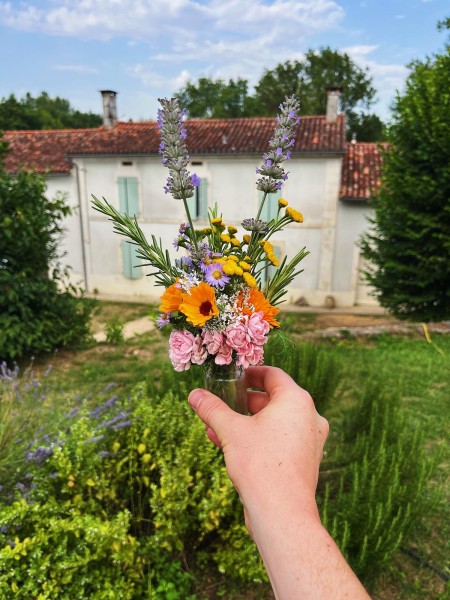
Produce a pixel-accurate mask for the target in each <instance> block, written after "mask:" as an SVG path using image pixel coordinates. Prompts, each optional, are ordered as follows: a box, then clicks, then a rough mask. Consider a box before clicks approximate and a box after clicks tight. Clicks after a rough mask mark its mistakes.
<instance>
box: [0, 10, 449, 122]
mask: <svg viewBox="0 0 450 600" xmlns="http://www.w3.org/2000/svg"><path fill="white" fill-rule="evenodd" d="M449 12H450V11H449V10H448V2H446V1H444V0H355V1H351V0H302V1H298V0H76V1H75V2H74V1H73V0H9V1H4V0H0V53H1V56H2V57H3V59H2V60H1V63H0V98H2V97H6V96H8V95H9V94H11V93H14V94H16V96H18V97H20V96H23V95H24V94H25V93H26V92H30V93H31V94H32V95H38V94H39V93H40V92H41V91H44V90H45V91H46V92H48V93H49V94H50V96H52V97H54V96H61V97H64V98H68V99H69V100H70V101H71V104H72V105H73V106H74V107H75V108H78V109H79V110H83V111H88V110H90V111H94V112H98V113H100V112H101V101H100V95H99V93H98V90H100V89H112V90H116V91H118V92H119V96H118V112H119V118H120V119H121V120H128V119H134V120H141V119H154V118H155V116H156V110H157V106H158V103H157V98H159V97H162V96H168V95H171V94H173V93H174V92H175V91H177V90H179V89H180V87H181V86H182V85H183V84H184V83H185V82H186V81H187V80H188V79H190V80H195V79H197V78H198V77H201V76H206V77H213V78H216V77H221V78H223V79H229V78H237V77H242V78H245V79H247V80H248V81H249V83H250V86H252V85H254V84H255V83H257V82H258V80H259V78H260V77H261V75H262V74H263V72H264V69H265V68H269V69H270V68H273V67H275V66H276V65H277V64H278V63H280V62H285V61H286V60H288V59H290V60H292V59H301V57H302V53H303V52H305V51H306V50H308V49H318V48H320V47H321V46H327V45H328V46H330V47H331V48H333V49H336V50H339V51H345V52H347V53H348V54H349V55H350V56H351V57H352V59H353V60H354V61H355V62H356V63H357V64H358V65H359V66H361V67H367V68H368V69H369V73H370V75H371V76H372V77H373V80H374V85H375V88H376V89H377V91H378V102H377V103H376V104H375V105H374V106H373V109H372V110H373V112H376V113H378V114H379V115H380V116H381V117H382V118H383V119H388V117H389V106H390V104H391V102H392V99H393V98H394V96H395V93H396V91H397V90H400V91H401V90H402V86H403V83H404V80H405V77H406V75H407V73H408V69H407V68H406V65H407V64H408V63H409V62H410V61H411V60H414V59H424V58H425V57H426V56H427V55H431V54H432V53H434V52H437V51H439V50H442V49H443V47H444V43H445V39H446V33H445V32H438V31H437V29H436V23H437V21H438V20H440V19H443V18H444V17H445V16H447V15H448V14H449Z"/></svg>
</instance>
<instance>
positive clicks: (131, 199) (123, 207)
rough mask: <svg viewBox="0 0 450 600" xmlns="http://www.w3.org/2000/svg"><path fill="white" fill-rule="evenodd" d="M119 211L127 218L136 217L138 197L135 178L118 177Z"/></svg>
mask: <svg viewBox="0 0 450 600" xmlns="http://www.w3.org/2000/svg"><path fill="white" fill-rule="evenodd" d="M119 210H120V212H121V213H122V214H124V215H128V216H129V217H134V216H136V217H137V216H138V214H139V196H138V180H137V178H136V177H119Z"/></svg>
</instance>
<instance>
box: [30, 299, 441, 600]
mask: <svg viewBox="0 0 450 600" xmlns="http://www.w3.org/2000/svg"><path fill="white" fill-rule="evenodd" d="M110 309H111V307H109V308H108V310H109V312H111V310H110ZM135 309H136V305H133V307H132V311H131V313H132V318H137V316H136V315H137V314H138V315H139V316H143V315H145V314H148V311H149V307H148V306H147V305H142V306H141V307H140V308H139V310H138V312H137V313H136V312H135ZM136 310H137V309H136ZM145 311H147V312H145ZM142 312H143V314H142ZM128 314H130V313H128ZM287 317H288V318H287V319H283V321H287V324H288V326H289V329H290V330H292V331H294V332H295V333H301V331H304V330H311V329H313V328H314V319H315V316H314V315H313V314H304V313H303V314H301V315H297V314H292V313H291V314H289V315H287ZM433 341H434V342H435V343H436V344H437V345H438V346H439V348H441V350H442V352H443V354H442V355H441V354H440V353H438V352H437V351H436V350H435V348H433V346H431V345H430V344H428V343H427V342H426V341H425V340H424V339H423V338H421V337H397V336H390V335H386V334H384V335H382V336H378V337H374V338H370V339H364V340H359V339H354V338H349V339H345V340H340V341H330V340H323V341H318V342H317V343H320V344H321V345H323V346H324V347H326V348H328V349H329V350H330V351H332V352H333V353H334V354H336V355H337V357H338V358H339V360H340V362H341V365H342V371H343V375H344V382H343V384H342V394H341V397H340V398H339V400H338V401H335V403H334V404H333V405H331V406H329V407H328V408H327V412H326V415H325V416H327V418H328V419H329V421H330V424H331V428H332V430H333V429H334V428H338V427H339V422H340V419H341V418H342V416H343V414H344V413H345V409H346V407H348V406H349V405H350V404H353V403H354V401H355V398H356V396H357V394H358V392H359V390H361V389H362V388H363V387H364V382H365V381H366V379H367V378H368V377H370V376H371V375H372V374H374V373H375V374H377V375H378V376H380V377H381V379H382V381H383V382H384V384H385V385H386V386H387V387H388V388H392V389H396V390H399V391H400V393H401V396H402V398H403V410H404V411H405V412H406V413H407V415H408V416H409V418H410V421H411V423H412V426H413V427H417V428H421V429H422V430H423V431H424V434H425V439H426V441H427V445H428V447H429V448H430V452H431V451H432V450H434V449H436V448H437V447H442V448H441V452H442V455H441V460H440V467H439V469H438V471H437V474H436V478H435V481H434V491H435V492H436V493H438V494H439V497H440V500H439V503H438V506H437V509H436V511H435V514H434V515H433V517H432V518H431V519H429V520H428V521H427V522H426V523H424V524H423V525H421V526H420V527H418V528H417V530H416V531H415V533H414V537H413V538H412V539H410V540H409V542H408V544H407V545H408V546H409V547H410V548H412V549H414V550H415V551H417V552H418V553H419V554H420V555H421V556H423V557H424V558H426V559H427V560H428V561H430V562H431V563H433V564H434V565H435V566H437V567H439V568H440V569H445V567H446V556H447V555H448V553H449V552H448V551H449V549H450V546H449V543H448V541H447V540H450V528H449V523H450V518H449V517H450V509H449V508H448V507H447V504H446V503H445V501H444V498H445V490H447V495H448V488H449V482H448V476H447V472H448V465H449V463H450V455H449V451H448V449H447V448H446V447H445V446H444V445H443V441H444V440H445V439H446V438H448V423H449V412H450V411H449V386H448V382H449V381H450V360H449V357H450V336H444V335H434V336H433ZM49 363H52V364H53V365H54V370H53V373H52V374H51V376H50V382H51V387H52V389H53V391H52V393H51V395H50V396H49V397H47V399H46V400H45V403H46V404H47V405H48V403H51V402H54V403H57V404H58V408H59V411H60V410H62V408H63V407H67V408H69V407H70V406H71V405H72V402H73V399H74V398H75V396H77V395H79V394H82V395H83V394H86V395H87V394H89V393H90V392H92V391H94V390H102V389H104V387H105V386H106V385H107V384H109V383H111V382H116V383H117V384H118V386H119V387H120V388H121V389H122V390H123V391H125V392H128V391H130V390H131V389H132V388H133V386H134V385H135V384H136V383H138V382H142V381H144V382H147V383H148V384H152V385H153V384H154V383H155V381H157V380H158V378H159V377H160V376H161V373H162V372H163V370H164V368H165V366H166V365H167V336H164V335H162V334H161V333H160V332H159V331H153V332H150V333H148V334H145V335H142V336H140V337H136V338H134V339H133V340H130V341H127V342H125V343H123V344H120V345H116V346H114V345H107V344H99V345H96V346H94V347H91V348H88V349H86V350H84V351H80V352H76V353H75V352H69V351H63V352H59V353H57V354H55V355H54V356H53V357H51V358H50V359H45V360H42V361H38V362H37V363H36V365H35V367H34V369H35V371H36V372H37V373H43V372H44V371H45V369H46V368H47V366H48V364H49ZM59 411H58V412H59ZM411 460H414V457H411ZM447 572H448V571H447ZM448 593H449V588H447V590H446V588H445V584H444V582H443V581H442V579H440V578H439V577H438V575H436V574H435V573H433V572H432V571H431V570H430V569H427V568H425V567H423V566H421V565H420V563H419V562H417V561H415V560H414V559H412V558H411V557H409V556H407V555H405V554H402V553H400V554H398V555H397V557H396V559H395V561H394V563H393V564H392V566H391V569H389V571H388V572H387V573H386V574H385V575H383V577H382V578H381V579H380V580H379V581H378V584H377V588H376V590H375V591H374V592H373V598H374V599H376V600H406V599H411V600H416V599H417V600H419V599H422V598H439V599H443V598H447V597H450V595H448V596H447V595H446V594H448ZM236 597H238V596H236ZM247 598H251V596H247Z"/></svg>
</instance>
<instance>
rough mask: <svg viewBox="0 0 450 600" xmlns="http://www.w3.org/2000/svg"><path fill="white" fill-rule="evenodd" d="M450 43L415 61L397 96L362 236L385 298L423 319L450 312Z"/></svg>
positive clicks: (373, 280)
mask: <svg viewBox="0 0 450 600" xmlns="http://www.w3.org/2000/svg"><path fill="white" fill-rule="evenodd" d="M449 50H450V46H446V48H445V51H444V52H443V53H442V54H439V55H436V56H434V57H433V58H430V59H427V60H425V61H424V62H418V61H417V62H415V63H413V64H412V65H410V67H411V69H412V70H411V73H410V75H409V77H408V78H407V82H406V91H405V93H404V94H403V95H401V96H397V98H396V101H395V103H394V110H393V121H392V124H391V126H390V128H389V130H388V140H389V142H390V145H389V147H388V149H387V150H386V152H385V155H384V167H383V180H382V185H381V187H380V189H379V191H378V193H376V195H375V198H374V200H375V217H374V218H373V219H372V220H371V223H372V225H373V228H372V230H371V231H369V233H367V234H366V235H365V236H364V237H363V239H362V250H363V254H364V256H365V258H367V259H369V261H371V264H372V266H371V267H370V268H369V269H368V271H367V273H366V278H367V281H368V282H369V283H370V284H371V285H372V286H373V287H374V288H375V290H376V294H377V296H378V299H379V301H380V303H381V305H382V306H384V307H386V308H387V309H388V310H389V311H390V312H391V313H392V314H394V315H395V316H397V317H400V318H403V319H411V320H416V321H417V320H421V321H431V320H439V319H448V318H449V317H450V269H449V267H450V160H449V159H450V94H449V73H450V53H449Z"/></svg>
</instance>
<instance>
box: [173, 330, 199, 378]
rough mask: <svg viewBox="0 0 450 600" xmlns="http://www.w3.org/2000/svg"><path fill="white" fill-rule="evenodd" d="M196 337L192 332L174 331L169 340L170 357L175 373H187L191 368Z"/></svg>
mask: <svg viewBox="0 0 450 600" xmlns="http://www.w3.org/2000/svg"><path fill="white" fill-rule="evenodd" d="M194 342H195V337H194V336H193V335H192V333H191V332H190V331H186V330H183V331H172V333H171V334H170V338H169V356H170V360H171V361H172V364H173V368H174V369H175V371H187V370H188V369H189V367H190V366H191V358H192V354H193V352H194Z"/></svg>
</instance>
